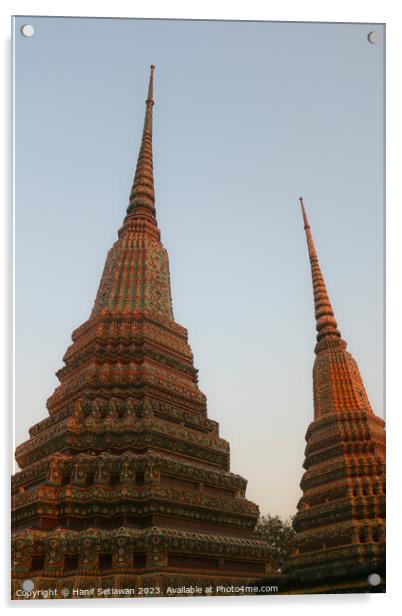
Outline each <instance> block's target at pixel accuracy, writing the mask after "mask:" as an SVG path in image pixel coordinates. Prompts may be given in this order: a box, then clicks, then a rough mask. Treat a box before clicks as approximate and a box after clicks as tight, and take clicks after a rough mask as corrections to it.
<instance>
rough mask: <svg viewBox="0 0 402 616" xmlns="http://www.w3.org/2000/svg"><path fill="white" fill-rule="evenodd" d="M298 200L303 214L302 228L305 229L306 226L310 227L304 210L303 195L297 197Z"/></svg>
mask: <svg viewBox="0 0 402 616" xmlns="http://www.w3.org/2000/svg"><path fill="white" fill-rule="evenodd" d="M299 201H300V205H301V209H302V214H303V221H304V228H305V229H306V228H307V227H308V228H310V225H309V224H308V219H307V213H306V210H305V207H304V201H303V197H299Z"/></svg>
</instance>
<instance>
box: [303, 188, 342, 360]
mask: <svg viewBox="0 0 402 616" xmlns="http://www.w3.org/2000/svg"><path fill="white" fill-rule="evenodd" d="M299 201H300V206H301V210H302V215H303V222H304V230H305V232H306V239H307V248H308V254H309V257H310V265H311V277H312V282H313V292H314V311H315V318H316V329H317V342H318V343H319V342H320V341H321V340H323V339H328V342H329V341H330V340H331V341H339V342H340V341H341V333H340V331H339V329H338V324H337V322H336V320H335V315H334V311H333V308H332V305H331V302H330V299H329V296H328V292H327V288H326V286H325V281H324V277H323V275H322V272H321V268H320V264H319V262H318V258H317V253H316V250H315V246H314V241H313V236H312V234H311V229H310V225H309V222H308V218H307V213H306V209H305V207H304V202H303V197H300V198H299ZM342 343H343V344H342V346H346V343H345V342H344V341H343V340H342ZM321 347H322V345H317V347H316V352H319V350H320V348H321Z"/></svg>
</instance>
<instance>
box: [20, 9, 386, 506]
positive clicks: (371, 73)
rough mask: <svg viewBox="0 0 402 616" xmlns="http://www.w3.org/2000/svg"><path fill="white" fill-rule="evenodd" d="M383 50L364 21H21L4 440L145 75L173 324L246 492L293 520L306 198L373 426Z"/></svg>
mask: <svg viewBox="0 0 402 616" xmlns="http://www.w3.org/2000/svg"><path fill="white" fill-rule="evenodd" d="M25 23H31V24H32V25H33V26H34V28H35V33H34V36H32V37H31V38H24V37H22V36H21V34H20V32H19V28H20V26H21V25H22V24H25ZM371 30H375V31H377V32H378V33H379V37H380V40H379V42H378V43H377V44H375V45H372V44H370V43H369V42H368V40H367V34H368V33H369V32H370V31H371ZM384 37H385V29H384V27H383V26H382V25H375V26H373V25H367V24H323V23H316V24H311V23H280V22H276V23H274V22H230V21H228V22H213V21H198V22H196V21H184V20H181V21H175V20H129V19H126V20H125V19H121V20H120V19H95V18H91V19H79V18H38V17H32V18H31V17H30V18H29V19H28V18H22V17H17V18H16V19H15V41H14V49H15V58H14V70H15V187H16V188H15V281H16V285H15V290H16V310H15V319H16V321H15V344H16V347H15V349H16V359H15V361H16V374H15V377H16V386H15V389H16V408H15V424H16V429H15V442H16V444H19V443H21V442H22V441H24V440H26V439H27V438H28V428H29V427H30V426H31V425H32V424H34V423H36V422H37V421H40V420H41V419H43V418H44V417H46V416H47V411H46V407H45V403H46V399H47V398H48V397H49V396H50V395H51V393H52V392H53V390H54V388H55V387H56V385H57V379H56V377H55V376H54V373H55V372H56V370H58V369H59V368H60V367H61V366H62V365H63V364H62V356H63V354H64V352H65V350H66V349H67V346H68V345H69V344H70V336H71V332H72V330H73V329H75V328H76V327H78V326H79V325H80V324H81V323H82V322H84V321H85V320H86V319H87V318H88V316H89V313H90V311H91V308H92V305H93V301H94V299H95V294H96V290H97V286H98V283H99V279H100V275H101V272H102V269H103V264H104V261H105V257H106V253H107V250H108V249H109V248H110V246H111V245H112V243H113V242H114V241H115V240H116V237H117V236H116V233H117V229H118V228H119V226H120V225H121V222H122V220H123V217H124V214H125V208H126V206H127V201H128V194H129V191H130V188H131V183H132V177H133V172H134V168H135V163H136V158H137V154H138V148H139V143H140V138H141V131H142V124H143V117H144V107H145V106H144V101H145V97H146V88H147V80H148V74H149V65H150V64H151V63H154V64H155V65H156V71H155V107H154V170H155V187H156V208H157V216H158V223H159V227H160V229H161V232H162V241H163V243H164V245H165V247H166V248H167V250H168V252H169V258H170V273H171V283H172V295H173V309H174V315H175V319H176V321H177V322H178V323H180V324H182V325H184V326H185V327H187V328H188V330H189V341H190V344H191V346H192V350H193V352H194V363H195V366H196V367H197V368H199V383H200V388H201V390H202V391H203V392H204V393H205V394H206V396H207V399H208V415H209V417H210V418H212V419H214V420H217V421H219V423H220V434H221V436H222V437H223V438H225V439H227V440H228V441H229V443H230V445H231V470H232V471H233V472H235V473H239V474H241V475H242V476H244V477H245V478H247V479H248V489H247V496H248V498H250V499H251V500H253V501H254V502H256V503H258V504H259V506H260V510H261V512H262V513H268V512H271V513H273V514H275V513H278V514H280V515H283V516H288V515H291V514H293V513H294V512H295V510H296V505H297V501H298V499H299V497H300V495H301V492H300V489H299V483H300V479H301V476H302V472H303V469H302V463H303V459H304V455H303V451H304V446H305V441H304V436H305V432H306V430H307V427H308V424H309V422H310V421H311V420H312V418H313V400H312V374H311V371H312V365H313V361H314V352H313V350H314V344H315V329H314V316H313V302H312V289H311V278H310V269H309V262H308V256H307V249H306V242H305V236H304V230H303V224H302V220H301V215H300V211H299V205H298V197H299V195H303V197H304V200H305V206H306V208H307V211H308V215H309V218H310V224H311V228H312V233H313V236H314V240H315V244H316V248H317V252H318V258H319V260H320V263H321V267H322V270H323V274H324V277H325V279H326V283H327V288H328V291H329V294H330V297H331V300H332V304H333V307H334V309H335V315H336V318H337V320H338V324H339V328H340V330H341V332H342V335H343V337H344V339H345V340H346V341H347V342H348V349H349V351H350V352H351V353H352V355H353V356H354V358H355V359H356V361H357V362H358V365H359V368H360V371H361V374H362V377H363V380H364V383H365V386H366V390H367V392H368V396H369V399H370V401H371V404H372V407H373V410H374V412H375V413H377V414H378V415H380V416H383V411H384V408H383V404H384V400H383V399H384V368H383V365H384V349H383V346H384V258H383V256H384Z"/></svg>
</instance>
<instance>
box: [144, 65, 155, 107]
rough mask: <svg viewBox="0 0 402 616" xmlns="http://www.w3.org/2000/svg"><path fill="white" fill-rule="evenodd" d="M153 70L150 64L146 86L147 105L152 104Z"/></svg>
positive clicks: (153, 66)
mask: <svg viewBox="0 0 402 616" xmlns="http://www.w3.org/2000/svg"><path fill="white" fill-rule="evenodd" d="M154 70H155V65H154V64H151V66H150V73H149V84H148V97H147V100H146V102H147V103H152V104H154V100H153V98H154Z"/></svg>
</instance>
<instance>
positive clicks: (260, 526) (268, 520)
mask: <svg viewBox="0 0 402 616" xmlns="http://www.w3.org/2000/svg"><path fill="white" fill-rule="evenodd" d="M292 521H293V518H292V517H289V518H287V519H285V520H283V519H282V518H281V517H280V516H279V515H271V514H270V513H268V514H267V515H263V516H261V517H260V518H259V520H258V522H257V525H256V527H255V530H254V533H255V534H256V535H257V536H258V537H259V538H261V539H265V540H266V541H267V543H269V544H270V545H271V546H272V547H273V548H275V550H276V553H277V556H276V558H275V556H274V565H275V566H277V568H278V569H281V567H282V565H283V563H284V562H285V561H286V560H287V558H288V557H289V556H290V554H291V552H292V541H293V537H294V536H295V531H294V530H293V528H292Z"/></svg>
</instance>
